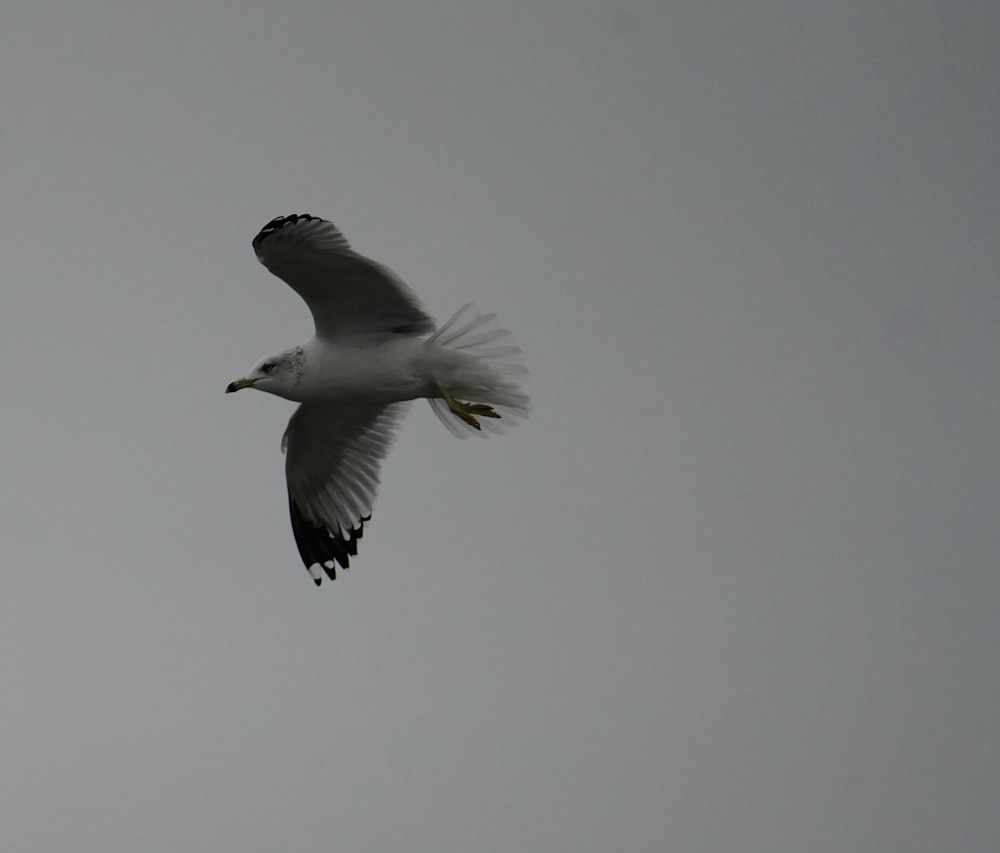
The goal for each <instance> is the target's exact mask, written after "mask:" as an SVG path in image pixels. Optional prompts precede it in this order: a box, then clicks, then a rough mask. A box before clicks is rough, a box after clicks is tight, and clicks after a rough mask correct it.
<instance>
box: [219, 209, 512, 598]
mask: <svg viewBox="0 0 1000 853" xmlns="http://www.w3.org/2000/svg"><path fill="white" fill-rule="evenodd" d="M253 246H254V249H255V251H256V252H257V256H258V259H259V260H260V261H261V263H263V264H264V265H265V266H267V267H268V269H270V270H271V272H273V273H274V274H275V275H278V276H279V277H281V278H283V279H285V281H286V282H287V283H288V284H289V285H291V286H292V287H293V288H294V289H295V290H296V291H298V293H299V295H301V296H302V298H303V299H304V300H305V301H306V304H307V305H308V306H309V309H310V311H311V312H312V314H313V319H314V321H315V325H316V333H315V334H314V335H313V336H312V337H311V338H310V339H309V340H308V341H306V342H305V343H304V344H302V345H301V346H296V347H292V348H291V349H287V350H283V351H282V352H279V353H275V354H274V355H271V356H267V357H265V358H263V359H261V360H260V361H258V362H257V364H256V365H254V367H253V368H252V369H251V371H250V373H248V374H247V376H246V377H244V378H243V379H238V380H236V381H235V382H232V383H230V385H229V387H228V388H227V389H226V390H227V391H238V390H240V389H241V388H257V389H258V390H261V391H267V392H269V393H271V394H275V395H277V396H279V397H284V398H285V399H287V400H292V401H295V402H298V403H300V404H301V405H300V406H299V408H298V409H297V410H296V412H295V414H294V415H293V416H292V419H291V420H290V421H289V424H288V428H287V429H286V431H285V435H284V438H283V440H282V448H283V449H285V450H286V453H287V456H286V462H285V473H286V478H287V481H288V497H289V509H290V513H291V519H292V530H293V533H294V535H295V541H296V544H297V546H298V548H299V553H300V555H301V556H302V559H303V562H305V564H306V568H307V569H309V573H310V575H311V576H312V577H313V579H314V580H315V581H316V583H317V584H319V583H320V580H321V573H320V569H322V570H323V572H325V573H326V574H327V575H328V576H329V577H330V578H331V579H332V578H333V577H334V576H335V569H336V566H337V564H339V565H340V566H342V567H343V568H347V567H348V560H349V558H350V557H351V556H355V555H356V554H357V542H358V540H359V539H360V538H361V535H362V532H363V529H364V524H365V522H366V521H368V520H369V519H370V518H371V510H372V505H373V504H374V500H375V493H376V491H377V488H378V477H379V469H380V464H381V460H382V459H383V458H384V456H385V454H386V453H387V451H388V448H389V445H390V443H391V441H392V438H393V433H394V430H395V427H396V426H397V425H398V422H399V420H400V419H401V417H402V415H403V414H404V413H405V410H406V403H407V402H408V401H410V400H415V399H419V398H426V399H427V400H428V401H429V402H430V404H431V408H432V409H433V410H434V412H435V414H436V415H437V416H438V417H439V418H440V419H441V421H442V423H444V425H445V426H447V427H448V429H449V430H450V431H451V432H452V433H453V434H455V435H457V436H459V437H461V438H464V437H465V436H466V435H472V434H477V435H486V434H489V433H498V432H502V431H503V425H504V424H513V423H516V422H517V421H518V420H519V419H521V418H523V417H526V416H527V412H528V405H529V401H528V396H527V394H525V392H524V390H523V389H522V387H521V385H520V383H519V381H518V379H519V378H520V377H521V376H523V374H525V373H526V372H527V371H526V370H525V369H524V366H523V363H522V361H521V351H520V349H519V348H518V347H516V346H515V345H513V344H511V343H509V342H505V343H502V344H499V345H497V341H499V340H501V339H502V338H505V337H507V336H508V335H509V333H508V332H507V331H506V330H504V329H501V328H499V326H497V324H496V322H495V321H496V318H495V316H494V315H492V314H487V315H480V314H479V313H478V312H476V311H475V310H474V309H473V308H472V306H468V305H467V306H465V307H464V308H462V309H461V310H459V311H458V312H457V313H456V314H455V315H454V316H453V317H452V318H451V319H450V320H448V322H446V323H445V324H444V325H443V326H441V327H440V328H435V326H436V324H435V323H434V321H433V319H432V318H431V317H430V315H428V314H427V313H426V312H425V311H424V309H423V308H422V307H421V305H420V303H419V300H418V299H417V297H416V296H415V295H414V294H413V293H412V291H410V289H409V288H408V287H407V286H406V285H405V284H404V283H403V282H402V281H401V280H399V279H398V278H397V277H396V276H395V274H394V273H392V271H391V270H389V269H388V268H386V267H384V266H382V265H380V264H378V263H376V262H375V261H372V260H370V259H369V258H366V257H364V256H363V255H359V254H358V253H356V252H354V251H353V250H352V249H351V248H350V245H349V244H348V242H347V240H346V239H344V237H343V235H342V234H341V233H340V231H338V230H337V229H336V227H335V226H334V225H333V224H332V223H330V222H326V221H325V220H322V219H317V218H316V217H312V216H288V217H278V218H277V219H274V220H272V221H271V222H269V223H268V224H267V225H266V226H265V227H264V228H263V229H262V230H261V232H260V233H259V234H258V235H257V236H256V237H255V238H254V240H253ZM462 400H470V401H472V402H462Z"/></svg>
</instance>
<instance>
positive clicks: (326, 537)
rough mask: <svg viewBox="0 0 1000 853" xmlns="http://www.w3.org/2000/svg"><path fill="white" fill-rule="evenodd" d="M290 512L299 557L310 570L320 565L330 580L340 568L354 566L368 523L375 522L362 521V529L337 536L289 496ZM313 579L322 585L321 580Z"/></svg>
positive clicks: (369, 518)
mask: <svg viewBox="0 0 1000 853" xmlns="http://www.w3.org/2000/svg"><path fill="white" fill-rule="evenodd" d="M288 511H289V515H290V516H291V519H292V534H293V535H294V537H295V545H296V547H297V548H298V551H299V556H300V557H301V558H302V562H303V563H304V564H305V567H306V568H307V569H308V568H309V567H310V566H314V565H316V564H319V566H320V568H322V569H323V572H324V573H325V574H326V576H327V577H328V578H329V579H330V580H336V578H337V566H338V565H339V566H340V567H341V568H342V569H347V568H349V567H350V558H351V557H355V556H357V553H358V540H359V539H360V538H361V536H362V534H363V532H364V524H365V522H366V521H370V520H371V515H368V516H366V517H365V518H362V519H361V520H360V521H359V522H358V526H357V527H355V528H354V530H352V531H351V532H350V533H349V534H348V535H346V536H345V535H340V534H338V535H333V534H331V533H330V531H329V530H327V528H326V527H325V526H322V525H317V524H313V523H312V522H311V521H309V520H308V519H307V518H306V517H305V516H304V515H303V514H302V512H301V511H300V510H299V508H298V506H297V505H296V503H295V501H294V500H292V496H291V495H289V496H288ZM313 580H314V581H315V582H316V585H317V586H319V582H320V579H319V578H316V577H314V578H313Z"/></svg>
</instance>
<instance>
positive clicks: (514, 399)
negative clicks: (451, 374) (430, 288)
mask: <svg viewBox="0 0 1000 853" xmlns="http://www.w3.org/2000/svg"><path fill="white" fill-rule="evenodd" d="M504 338H507V339H508V340H506V341H505V342H504V343H503V344H500V345H495V344H496V342H497V341H500V340H501V339H504ZM427 343H428V344H433V345H436V346H439V347H442V348H444V349H449V350H454V351H457V352H461V353H462V354H463V355H466V356H472V357H474V358H475V359H476V362H477V363H476V367H475V371H474V373H475V381H474V382H471V383H470V386H469V387H468V388H466V389H465V392H466V393H467V394H468V395H469V396H468V397H463V401H468V402H473V403H486V404H488V405H490V406H492V407H493V408H494V410H495V411H496V412H497V414H498V415H500V417H499V418H479V419H478V420H479V424H480V427H481V428H480V429H476V428H475V427H474V426H472V425H471V424H468V423H466V422H465V421H464V420H462V419H461V418H460V417H458V416H457V415H456V414H455V413H454V412H452V411H451V409H450V408H449V407H448V404H447V403H446V402H445V401H444V400H442V399H440V398H431V399H429V400H428V402H429V403H430V406H431V409H432V410H433V412H434V414H435V415H437V416H438V418H439V419H440V420H441V422H442V423H443V424H444V425H445V426H446V427H447V428H448V431H449V432H451V434H452V435H455V436H457V437H458V438H466V437H468V436H470V435H478V436H480V437H483V438H485V437H487V436H490V435H499V434H501V433H503V432H504V431H505V428H506V427H509V426H514V425H515V424H517V423H519V422H520V421H522V420H524V419H525V418H527V417H528V412H529V410H530V408H531V400H530V398H529V397H528V394H527V392H526V391H525V390H524V388H523V387H522V386H521V384H520V382H519V381H518V380H519V379H520V380H523V378H524V377H525V376H527V374H528V368H527V367H526V366H525V363H524V354H523V353H522V352H521V348H520V347H519V346H517V344H515V343H513V342H512V341H511V340H510V332H509V331H507V330H506V329H504V328H502V327H501V326H500V325H499V323H498V321H497V316H496V314H480V313H479V311H478V310H477V309H476V306H475V305H473V304H471V303H470V304H468V305H463V306H462V307H461V308H460V309H459V310H458V311H456V312H455V314H454V315H453V316H452V317H451V318H450V319H449V320H448V321H447V322H445V323H444V325H442V326H441V328H440V329H438V330H437V331H436V332H435V333H434V334H433V335H431V337H430V338H428V340H427ZM449 390H452V389H449ZM454 391H455V393H462V389H460V388H459V389H454Z"/></svg>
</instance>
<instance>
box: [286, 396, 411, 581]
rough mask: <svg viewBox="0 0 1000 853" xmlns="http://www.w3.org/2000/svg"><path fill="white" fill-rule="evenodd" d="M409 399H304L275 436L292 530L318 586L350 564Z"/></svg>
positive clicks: (303, 559)
mask: <svg viewBox="0 0 1000 853" xmlns="http://www.w3.org/2000/svg"><path fill="white" fill-rule="evenodd" d="M408 405H409V404H408V403H393V404H392V405H389V406H383V405H358V406H351V405H344V404H342V403H303V404H302V405H301V406H299V408H298V409H296V411H295V414H294V415H292V418H291V420H290V421H289V422H288V428H287V429H286V430H285V435H284V437H283V438H282V439H281V448H282V450H284V451H285V453H286V456H285V477H286V479H287V481H288V506H289V510H290V513H291V518H292V532H293V533H294V535H295V544H296V545H297V546H298V549H299V555H300V556H301V557H302V561H303V562H304V563H305V565H306V568H307V569H308V570H309V574H310V575H311V576H312V578H313V580H314V581H316V584H317V586H318V585H319V583H320V580H321V578H322V575H321V573H320V569H322V570H323V571H324V572H326V574H327V576H328V577H329V578H330V580H333V579H334V577H336V567H337V565H340V566H341V568H344V569H346V568H348V566H349V558H350V557H353V556H355V555H356V554H357V553H358V540H359V539H360V538H361V535H362V533H363V532H364V525H365V522H366V521H368V520H370V519H371V513H372V506H373V505H374V503H375V494H376V492H377V491H378V478H379V469H380V468H381V465H382V460H383V459H384V458H385V456H386V454H387V453H388V452H389V447H390V445H391V444H392V440H393V437H394V433H395V430H396V427H397V425H398V424H399V421H400V420H401V419H402V417H403V415H404V414H406V410H407V407H408Z"/></svg>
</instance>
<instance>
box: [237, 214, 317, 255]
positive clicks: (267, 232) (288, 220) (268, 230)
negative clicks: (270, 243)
mask: <svg viewBox="0 0 1000 853" xmlns="http://www.w3.org/2000/svg"><path fill="white" fill-rule="evenodd" d="M299 220H301V221H303V222H312V221H313V220H319V217H318V216H310V215H309V214H308V213H293V214H291V215H290V216H275V217H274V219H272V220H271V221H270V222H268V223H267V225H265V226H264V227H263V228H261V229H260V231H259V232H258V233H257V236H256V237H254V238H253V240H252V241H251V244H252V245H253V248H254V251H256V250H257V247H258V246H260V244H261V243H263V242H264V241H265V240H266V239H267V238H268V237H270V236H271V235H272V234H273V233H274V232H275V231H280V230H281V229H282V228H284V227H285V226H286V225H294V224H295V223H296V222H298V221H299Z"/></svg>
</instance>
